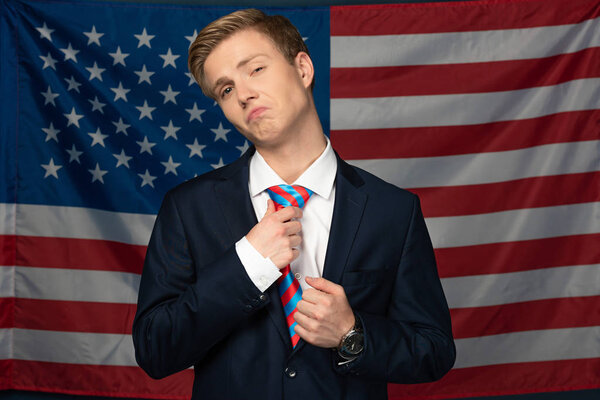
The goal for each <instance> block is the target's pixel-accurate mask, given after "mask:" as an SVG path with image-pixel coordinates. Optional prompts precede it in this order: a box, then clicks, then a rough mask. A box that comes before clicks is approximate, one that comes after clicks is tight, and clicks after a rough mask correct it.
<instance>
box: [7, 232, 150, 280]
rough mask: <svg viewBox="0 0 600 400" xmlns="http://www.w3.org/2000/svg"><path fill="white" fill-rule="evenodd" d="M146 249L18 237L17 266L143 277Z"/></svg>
mask: <svg viewBox="0 0 600 400" xmlns="http://www.w3.org/2000/svg"><path fill="white" fill-rule="evenodd" d="M145 254H146V246H138V245H132V244H124V243H119V242H111V241H108V240H91V239H68V238H54V237H40V236H17V255H16V265H19V266H28V267H45V268H71V269H92V270H103V271H120V272H131V273H136V274H141V273H142V267H143V265H144V257H145Z"/></svg>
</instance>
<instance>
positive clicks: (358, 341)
mask: <svg viewBox="0 0 600 400" xmlns="http://www.w3.org/2000/svg"><path fill="white" fill-rule="evenodd" d="M354 319H355V322H354V327H352V329H350V330H349V331H348V332H347V333H346V334H345V335H344V336H343V337H342V340H341V341H340V344H339V345H338V347H337V353H338V355H339V356H340V357H341V358H342V359H344V360H345V362H343V363H344V364H345V363H346V362H350V361H353V360H355V359H357V358H358V356H359V355H360V353H361V352H362V351H363V349H364V347H365V338H364V335H363V327H362V323H361V322H360V318H359V317H358V315H356V314H354Z"/></svg>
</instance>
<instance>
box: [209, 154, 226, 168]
mask: <svg viewBox="0 0 600 400" xmlns="http://www.w3.org/2000/svg"><path fill="white" fill-rule="evenodd" d="M224 165H225V164H224V163H223V157H220V158H219V163H218V164H210V166H211V167H213V168H214V169H217V168H221V167H222V166H224Z"/></svg>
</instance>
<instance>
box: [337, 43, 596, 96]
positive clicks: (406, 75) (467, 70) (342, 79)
mask: <svg viewBox="0 0 600 400" xmlns="http://www.w3.org/2000/svg"><path fill="white" fill-rule="evenodd" d="M330 76H331V98H365V97H393V96H417V95H437V94H457V93H484V92H496V91H505V90H518V89H527V88H532V87H539V86H550V85H556V84H559V83H563V82H568V81H571V80H574V79H583V78H594V77H598V76H600V48H599V47H594V48H590V49H586V50H582V51H579V52H577V53H572V54H561V55H557V56H553V57H547V58H538V59H530V60H506V61H494V62H481V63H466V64H443V65H414V66H413V65H410V66H396V67H373V68H332V69H331V72H330Z"/></svg>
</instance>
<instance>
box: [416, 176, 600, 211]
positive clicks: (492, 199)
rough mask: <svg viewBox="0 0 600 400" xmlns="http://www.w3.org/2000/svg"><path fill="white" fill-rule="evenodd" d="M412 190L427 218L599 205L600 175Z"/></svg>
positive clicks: (553, 177) (529, 179)
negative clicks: (533, 208)
mask: <svg viewBox="0 0 600 400" xmlns="http://www.w3.org/2000/svg"><path fill="white" fill-rule="evenodd" d="M409 190H410V191H411V192H413V193H415V194H417V195H418V196H419V198H420V199H421V205H422V208H423V213H424V215H425V217H428V218H431V217H448V216H457V215H471V214H483V213H490V212H498V211H505V210H516V209H522V208H532V207H550V206H559V205H564V204H577V203H588V202H593V201H599V200H600V171H598V172H585V173H580V174H566V175H552V176H540V177H534V178H525V179H517V180H514V181H506V182H498V183H486V184H481V185H464V186H439V187H430V188H418V189H409ZM508 193H510V195H508ZM482 199H485V201H482Z"/></svg>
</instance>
